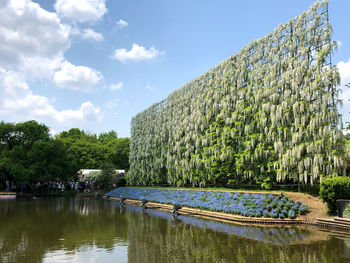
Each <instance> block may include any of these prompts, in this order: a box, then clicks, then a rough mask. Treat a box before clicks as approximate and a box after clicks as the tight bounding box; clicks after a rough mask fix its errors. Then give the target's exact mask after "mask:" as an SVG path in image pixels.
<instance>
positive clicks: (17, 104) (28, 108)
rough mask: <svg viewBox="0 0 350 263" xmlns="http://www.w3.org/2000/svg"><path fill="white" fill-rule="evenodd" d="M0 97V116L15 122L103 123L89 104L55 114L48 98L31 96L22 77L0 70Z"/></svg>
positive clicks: (98, 112) (85, 103)
mask: <svg viewBox="0 0 350 263" xmlns="http://www.w3.org/2000/svg"><path fill="white" fill-rule="evenodd" d="M0 93H1V96H0V115H4V116H7V117H11V119H13V120H15V121H23V120H31V119H36V120H39V121H45V122H47V121H55V122H59V123H65V124H70V123H84V122H97V121H101V120H102V119H103V114H102V113H101V110H100V108H99V107H96V106H94V105H93V104H92V103H91V102H90V101H87V102H84V103H82V104H81V106H80V108H79V109H77V110H62V111H59V110H57V109H55V108H54V106H53V105H51V103H50V101H49V99H48V98H47V97H45V96H40V95H35V94H33V92H32V91H31V90H30V88H29V86H28V84H27V83H26V82H25V81H24V80H23V79H22V76H21V75H19V74H18V73H15V72H12V71H7V70H5V69H1V68H0Z"/></svg>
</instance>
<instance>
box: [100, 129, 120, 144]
mask: <svg viewBox="0 0 350 263" xmlns="http://www.w3.org/2000/svg"><path fill="white" fill-rule="evenodd" d="M117 138H118V134H117V132H116V131H115V130H111V131H109V132H103V133H101V134H100V135H99V136H98V141H99V142H100V143H102V144H107V143H109V142H110V141H113V140H115V139H117Z"/></svg>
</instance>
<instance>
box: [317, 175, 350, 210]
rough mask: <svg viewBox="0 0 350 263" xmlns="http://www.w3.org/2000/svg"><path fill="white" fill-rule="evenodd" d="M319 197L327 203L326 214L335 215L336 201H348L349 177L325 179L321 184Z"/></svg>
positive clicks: (349, 190) (349, 193) (349, 195)
mask: <svg viewBox="0 0 350 263" xmlns="http://www.w3.org/2000/svg"><path fill="white" fill-rule="evenodd" d="M320 195H321V198H322V200H323V202H326V203H327V207H328V212H329V213H336V211H337V203H336V201H337V200H338V199H350V177H341V176H338V177H334V178H326V179H324V180H323V181H322V183H321V188H320Z"/></svg>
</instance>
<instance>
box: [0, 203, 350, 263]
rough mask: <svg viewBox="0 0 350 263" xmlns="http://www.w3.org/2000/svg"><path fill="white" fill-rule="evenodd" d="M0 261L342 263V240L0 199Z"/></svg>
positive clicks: (111, 206) (349, 247)
mask: <svg viewBox="0 0 350 263" xmlns="http://www.w3.org/2000/svg"><path fill="white" fill-rule="evenodd" d="M0 262H26V263H27V262H131V263H137V262H142V263H147V262H152V263H153V262H302V263H303V262H305V263H309V262H310V263H311V262H332V263H333V262H350V239H348V238H346V237H342V238H338V237H335V236H333V235H330V234H328V233H325V232H322V231H317V230H316V229H314V228H295V227H288V228H287V227H260V226H246V225H234V224H227V223H220V222H216V221H210V220H203V219H200V218H195V217H187V216H179V217H178V218H177V219H174V218H172V216H171V215H170V214H168V213H164V212H161V211H157V210H149V209H146V210H141V209H140V208H139V207H135V206H125V207H123V206H120V205H119V203H116V202H110V201H104V200H94V199H74V198H56V199H53V198H52V199H38V200H33V199H31V200H29V199H22V200H21V199H18V200H2V201H1V202H0Z"/></svg>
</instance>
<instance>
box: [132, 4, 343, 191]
mask: <svg viewBox="0 0 350 263" xmlns="http://www.w3.org/2000/svg"><path fill="white" fill-rule="evenodd" d="M326 9H327V1H322V2H316V3H315V4H314V5H313V6H312V7H311V8H310V10H308V11H306V12H304V13H303V14H301V15H299V16H297V17H296V18H295V19H293V20H292V19H291V20H289V22H288V23H286V24H282V25H280V26H278V27H277V28H276V29H275V30H274V31H273V32H272V33H270V34H268V35H267V36H264V37H262V38H261V39H259V40H254V41H252V42H251V43H250V44H249V45H247V46H246V47H244V48H243V49H242V50H241V51H240V52H239V53H238V54H236V55H233V56H231V57H229V58H228V59H227V60H226V61H224V62H222V63H221V64H219V65H218V66H216V67H214V68H212V69H210V70H209V71H208V72H206V73H205V74H203V75H202V76H200V77H198V78H196V79H195V80H193V81H191V82H189V83H187V84H186V85H185V86H184V87H182V88H180V89H178V90H176V91H175V92H173V93H172V94H170V95H169V96H168V98H167V99H165V100H163V101H161V102H160V103H156V104H154V105H152V106H151V107H149V108H148V109H146V110H144V111H143V112H141V113H139V114H137V115H136V116H135V117H134V118H133V119H132V122H131V140H130V171H129V172H128V173H127V177H128V178H127V179H128V181H129V182H130V183H132V184H136V185H153V184H158V183H170V184H171V185H184V184H190V183H191V184H193V185H199V186H204V185H206V184H218V183H219V184H223V185H225V184H238V183H257V184H260V185H261V186H262V187H264V188H271V187H272V186H273V185H274V184H275V183H276V182H302V183H303V184H305V185H313V184H314V183H318V181H319V179H320V178H321V177H328V176H331V177H332V176H334V175H338V174H343V173H344V172H345V160H344V155H345V147H344V138H343V135H342V131H341V129H340V128H339V127H340V122H341V119H340V115H339V113H338V111H337V103H338V98H337V95H336V94H337V88H336V85H337V84H338V83H339V74H338V72H337V69H336V67H334V66H328V65H327V66H325V64H327V59H328V58H329V56H330V54H331V53H332V51H333V49H334V47H335V45H336V44H335V42H333V41H332V38H331V32H332V30H331V25H330V24H329V22H328V15H327V14H328V13H327V12H325V11H326Z"/></svg>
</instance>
